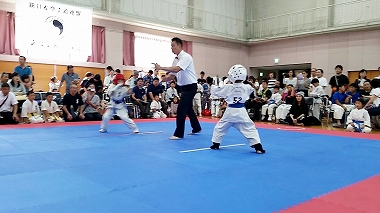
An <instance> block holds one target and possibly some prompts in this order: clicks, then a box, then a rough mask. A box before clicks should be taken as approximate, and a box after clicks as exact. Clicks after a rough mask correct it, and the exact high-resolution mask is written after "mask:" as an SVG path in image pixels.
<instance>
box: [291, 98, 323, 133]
mask: <svg viewBox="0 0 380 213" xmlns="http://www.w3.org/2000/svg"><path fill="white" fill-rule="evenodd" d="M308 114H309V106H308V105H307V104H306V103H305V98H304V94H303V92H298V93H297V94H296V98H295V100H294V102H293V104H292V107H291V108H290V112H289V115H288V116H287V117H286V120H285V121H286V122H287V123H288V124H290V125H293V126H311V125H321V122H320V121H319V120H318V119H317V118H315V117H313V116H308Z"/></svg>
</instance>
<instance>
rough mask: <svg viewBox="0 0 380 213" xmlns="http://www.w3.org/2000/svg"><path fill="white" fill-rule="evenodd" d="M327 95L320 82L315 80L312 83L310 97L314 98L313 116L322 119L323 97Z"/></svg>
mask: <svg viewBox="0 0 380 213" xmlns="http://www.w3.org/2000/svg"><path fill="white" fill-rule="evenodd" d="M323 95H325V93H324V90H323V88H322V87H321V86H320V85H319V80H318V79H316V78H314V79H313V80H311V82H310V87H309V96H310V97H313V98H314V106H313V116H314V117H316V118H318V119H319V118H320V109H321V104H322V99H321V97H322V96H323Z"/></svg>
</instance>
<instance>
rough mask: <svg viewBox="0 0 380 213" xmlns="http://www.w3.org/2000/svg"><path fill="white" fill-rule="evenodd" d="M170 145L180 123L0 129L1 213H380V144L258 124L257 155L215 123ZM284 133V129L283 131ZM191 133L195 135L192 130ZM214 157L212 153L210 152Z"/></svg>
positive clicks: (369, 138)
mask: <svg viewBox="0 0 380 213" xmlns="http://www.w3.org/2000/svg"><path fill="white" fill-rule="evenodd" d="M200 120H201V121H202V127H203V131H202V133H201V134H199V135H193V136H186V138H185V139H183V140H179V141H169V140H168V137H170V136H171V135H172V133H173V130H174V127H175V120H173V119H163V120H154V121H152V120H138V121H136V123H137V125H138V126H139V128H140V131H141V132H142V134H138V135H134V134H132V133H131V132H130V131H129V130H127V129H126V127H125V126H124V125H123V124H121V122H120V121H113V124H112V125H111V126H110V128H109V132H108V133H105V134H100V133H99V132H98V129H99V123H98V122H93V123H91V122H87V123H76V124H69V123H63V124H51V125H50V126H49V127H48V128H47V126H48V125H46V124H41V125H18V126H1V127H0V212H6V213H10V212H12V213H20V212H25V213H26V212H27V213H33V212H36V213H37V212H38V213H45V212H49V213H51V212H54V213H56V212H65V213H66V212H88V213H90V212H91V213H94V212H107V213H110V212H131V213H135V212H136V213H137V212H149V213H155V212H157V213H170V212H173V213H174V212H175V213H185V212H192V213H194V212H197V213H200V212H208V213H209V212H239V213H240V212H249V213H252V212H255V213H256V212H257V213H265V212H286V213H290V212H307V213H313V212H318V213H321V212H326V213H330V212H334V213H339V212H344V213H354V212H355V213H356V212H358V213H359V212H362V213H364V212H379V211H380V196H379V191H380V175H379V174H380V155H379V153H380V143H379V139H380V135H379V134H366V135H364V134H359V133H347V132H344V131H330V130H321V129H309V128H297V127H287V126H278V125H269V124H260V123H259V124H257V127H258V129H259V132H260V135H261V139H262V144H263V146H264V148H265V149H266V151H267V153H266V154H263V155H257V154H255V153H253V150H252V149H251V148H250V147H249V146H248V144H247V143H246V141H245V139H244V137H243V136H241V135H240V134H239V133H238V132H237V131H236V130H235V129H231V130H230V132H229V133H228V134H227V135H226V137H225V141H224V142H223V143H222V145H223V146H226V147H225V148H222V149H221V150H209V149H207V147H209V146H210V143H211V142H210V138H211V135H212V130H213V127H214V124H215V122H216V121H215V120H211V119H200ZM279 128H280V129H279ZM190 130H191V129H190V127H189V124H187V131H190ZM204 148H206V149H204Z"/></svg>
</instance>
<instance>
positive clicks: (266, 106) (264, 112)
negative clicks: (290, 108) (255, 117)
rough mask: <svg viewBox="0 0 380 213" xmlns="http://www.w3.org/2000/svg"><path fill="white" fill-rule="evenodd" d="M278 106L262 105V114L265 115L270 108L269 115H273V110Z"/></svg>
mask: <svg viewBox="0 0 380 213" xmlns="http://www.w3.org/2000/svg"><path fill="white" fill-rule="evenodd" d="M276 107H277V105H276V104H264V105H263V106H262V107H261V115H263V116H265V115H266V114H267V110H268V116H272V115H273V111H274V109H275V108H276Z"/></svg>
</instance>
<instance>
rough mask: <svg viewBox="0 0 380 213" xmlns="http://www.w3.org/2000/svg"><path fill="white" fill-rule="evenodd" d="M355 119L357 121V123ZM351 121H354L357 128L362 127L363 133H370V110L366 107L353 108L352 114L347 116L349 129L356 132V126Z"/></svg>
mask: <svg viewBox="0 0 380 213" xmlns="http://www.w3.org/2000/svg"><path fill="white" fill-rule="evenodd" d="M355 121H356V122H357V123H355ZM350 123H354V125H355V127H356V128H362V126H364V128H363V129H361V131H362V132H363V133H370V132H371V130H372V129H371V127H370V126H371V117H370V116H369V114H368V111H367V110H365V109H353V110H351V112H350V114H349V115H348V117H347V122H346V124H347V125H348V126H347V128H346V129H347V131H350V132H354V131H355V128H354V127H353V126H351V124H350Z"/></svg>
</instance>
